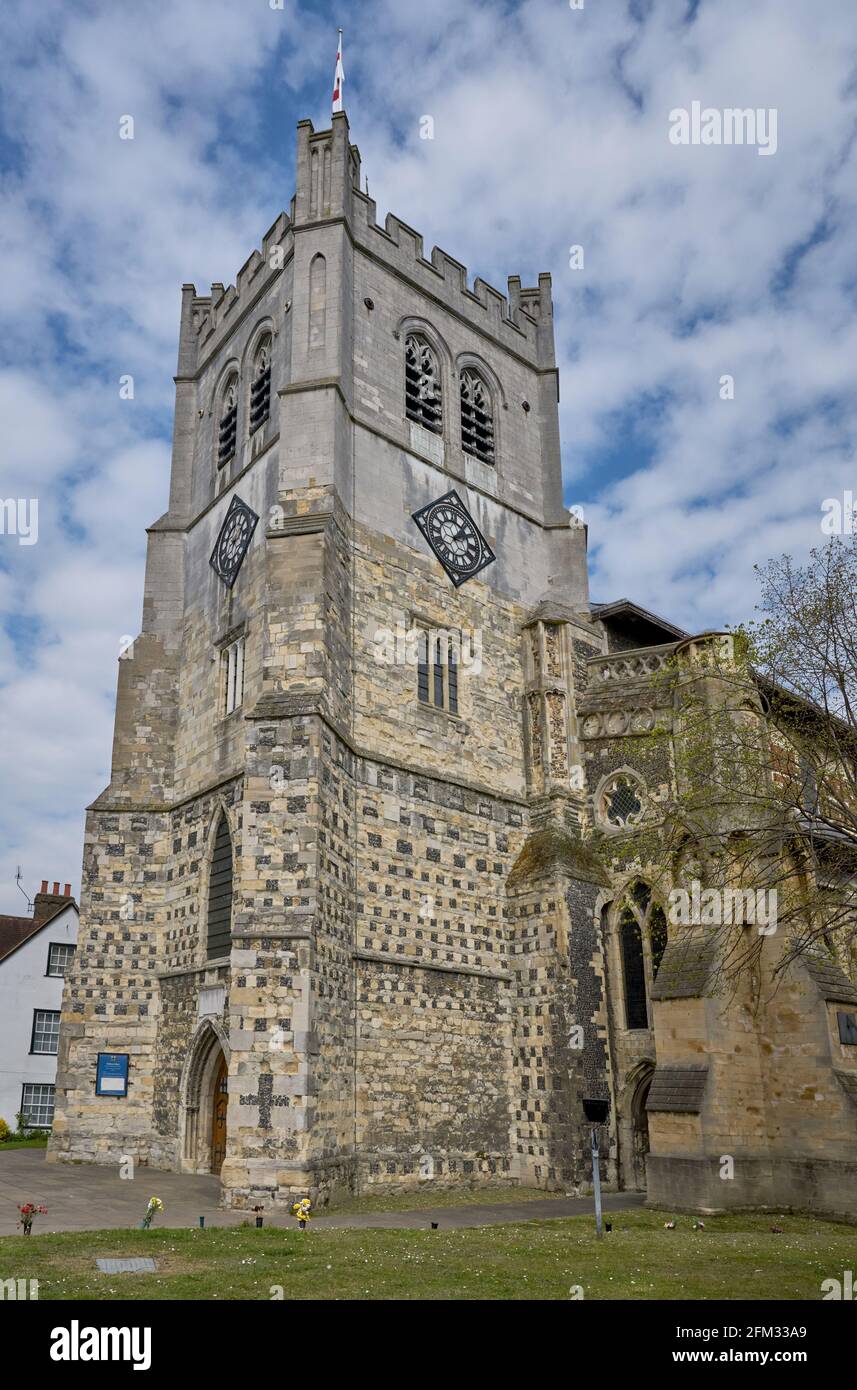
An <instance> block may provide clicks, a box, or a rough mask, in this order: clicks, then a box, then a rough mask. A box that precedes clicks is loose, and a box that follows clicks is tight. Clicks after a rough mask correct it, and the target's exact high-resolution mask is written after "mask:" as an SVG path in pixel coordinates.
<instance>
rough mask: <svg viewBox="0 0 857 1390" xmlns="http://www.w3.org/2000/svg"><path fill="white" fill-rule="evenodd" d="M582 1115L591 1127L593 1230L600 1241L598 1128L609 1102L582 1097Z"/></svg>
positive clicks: (603, 1122)
mask: <svg viewBox="0 0 857 1390" xmlns="http://www.w3.org/2000/svg"><path fill="white" fill-rule="evenodd" d="M583 1113H584V1115H585V1116H586V1118H587V1120H588V1121H589V1123H590V1124H591V1125H592V1132H591V1135H590V1143H591V1146H592V1186H593V1189H594V1192H595V1230H596V1233H597V1236H598V1239H599V1240H600V1239H601V1236H602V1230H601V1163H600V1158H599V1153H598V1126H599V1125H603V1124H606V1123H607V1116H608V1114H609V1113H610V1102H609V1100H601V1099H599V1098H597V1097H594V1096H592V1097H588V1098H587V1097H584V1100H583Z"/></svg>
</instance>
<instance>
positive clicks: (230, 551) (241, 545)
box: [209, 497, 259, 589]
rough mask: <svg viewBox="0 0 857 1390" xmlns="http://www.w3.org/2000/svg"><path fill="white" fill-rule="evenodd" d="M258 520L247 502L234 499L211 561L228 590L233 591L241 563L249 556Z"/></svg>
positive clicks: (212, 566) (238, 498) (237, 498)
mask: <svg viewBox="0 0 857 1390" xmlns="http://www.w3.org/2000/svg"><path fill="white" fill-rule="evenodd" d="M258 520H259V518H258V516H257V515H256V513H255V512H254V511H253V510H252V509H251V508H250V507H248V506H247V503H246V502H242V501H241V498H240V497H233V499H232V501H231V502H230V504H229V511H228V512H227V513H226V517H225V519H224V522H223V525H222V526H221V528H220V535H219V536H218V537H217V541H216V543H215V546H214V549H213V550H212V552H211V559H210V560H209V564H210V565H211V568H212V569H213V570H214V572H215V574H216V575H217V576H218V578H219V579H222V580H223V583H224V584H225V585H226V587H227V589H231V588H232V585H233V584H234V583H235V581H236V579H237V578H238V571H239V570H240V568H241V562H242V561H243V559H244V556H245V555H246V554H247V547H248V546H249V544H250V541H251V540H252V538H253V532H254V531H255V530H256V523H257V522H258Z"/></svg>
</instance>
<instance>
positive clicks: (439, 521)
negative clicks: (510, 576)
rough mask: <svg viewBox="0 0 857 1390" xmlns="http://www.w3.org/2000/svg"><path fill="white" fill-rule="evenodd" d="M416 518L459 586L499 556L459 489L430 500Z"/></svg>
mask: <svg viewBox="0 0 857 1390" xmlns="http://www.w3.org/2000/svg"><path fill="white" fill-rule="evenodd" d="M413 519H414V521H415V522H416V523H417V525H418V526H419V528H420V530H421V531H422V533H423V535H424V536H425V538H426V540H427V541H428V543H429V545H430V546H431V548H432V550H433V551H434V553H435V555H436V556H437V558H438V559H439V560H440V563H441V564H442V565H443V568H444V569H445V570H446V572H447V574H448V575H449V577H450V579H451V580H452V582H453V584H454V585H455V587H456V589H457V588H459V587H460V586H461V585H462V584H464V583H465V581H466V580H468V579H472V578H473V576H474V575H476V574H478V573H479V571H480V570H483V569H484V568H485V566H486V565H490V564H491V563H492V561H493V560H495V559H496V556H495V555H494V552H493V551H492V549H491V547H490V546H489V545H488V542H487V541H486V540H485V537H484V536H483V535H482V532H481V531H480V530H479V527H478V526H477V525H476V522H475V521H474V520H473V517H472V516H471V515H470V513H469V512H468V510H467V508H466V507H465V505H464V503H463V502H462V500H461V498H460V497H459V495H458V493H457V492H454V491H453V492H447V493H446V494H445V495H444V496H443V497H439V498H438V499H437V501H436V502H429V504H428V506H427V507H421V508H420V510H419V511H418V512H414V514H413Z"/></svg>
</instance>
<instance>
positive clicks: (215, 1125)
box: [211, 1053, 229, 1173]
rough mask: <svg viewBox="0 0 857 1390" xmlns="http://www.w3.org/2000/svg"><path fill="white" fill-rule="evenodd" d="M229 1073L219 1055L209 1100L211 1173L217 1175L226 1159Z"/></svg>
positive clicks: (224, 1059)
mask: <svg viewBox="0 0 857 1390" xmlns="http://www.w3.org/2000/svg"><path fill="white" fill-rule="evenodd" d="M228 1082H229V1072H228V1070H227V1066H226V1058H225V1057H224V1056H223V1054H222V1053H221V1054H220V1066H219V1067H218V1069H217V1072H216V1075H215V1077H214V1093H213V1095H212V1099H211V1171H212V1173H219V1172H220V1170H221V1168H222V1167H223V1160H224V1158H225V1157H226V1110H227V1106H228V1104H229V1094H228Z"/></svg>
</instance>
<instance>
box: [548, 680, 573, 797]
mask: <svg viewBox="0 0 857 1390" xmlns="http://www.w3.org/2000/svg"><path fill="white" fill-rule="evenodd" d="M545 699H546V701H547V707H548V733H549V736H550V766H551V773H552V774H553V776H554V777H567V776H568V735H567V726H566V718H565V695H564V694H563V693H562V691H561V690H551V691H549V692H548V694H547V695H546V696H545Z"/></svg>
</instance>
